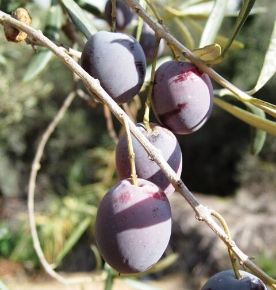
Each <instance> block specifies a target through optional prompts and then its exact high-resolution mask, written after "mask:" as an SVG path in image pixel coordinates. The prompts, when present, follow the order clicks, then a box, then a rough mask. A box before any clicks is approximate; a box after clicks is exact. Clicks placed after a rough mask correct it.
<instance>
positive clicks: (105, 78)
mask: <svg viewBox="0 0 276 290" xmlns="http://www.w3.org/2000/svg"><path fill="white" fill-rule="evenodd" d="M81 66H82V67H83V68H84V69H85V70H86V71H87V72H88V73H89V74H90V75H91V76H92V77H94V78H96V79H98V80H99V81H100V84H101V86H102V87H103V88H104V89H105V90H106V91H107V93H108V94H109V95H110V96H111V97H112V98H113V99H114V100H115V101H116V102H117V103H119V104H121V103H125V102H128V101H130V100H131V99H132V98H133V97H134V96H135V95H136V94H138V93H139V91H140V88H141V87H142V85H143V83H144V79H145V73H146V58H145V55H144V52H143V49H142V47H141V45H140V44H139V43H138V42H137V41H136V40H135V39H134V38H133V37H131V36H128V35H126V34H124V33H120V32H107V31H99V32H97V33H95V34H94V35H92V36H91V37H90V38H89V40H88V41H87V42H86V44H85V46H84V49H83V52H82V56H81Z"/></svg>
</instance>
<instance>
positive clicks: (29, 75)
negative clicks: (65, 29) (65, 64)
mask: <svg viewBox="0 0 276 290" xmlns="http://www.w3.org/2000/svg"><path fill="white" fill-rule="evenodd" d="M61 25H62V10H61V8H60V6H58V5H52V6H51V7H50V8H49V11H48V15H47V19H46V26H45V29H44V31H43V33H44V34H45V35H46V36H47V37H48V38H50V39H51V40H52V41H54V42H55V41H57V40H58V39H59V37H60V35H59V30H60V28H61ZM52 56H53V53H52V52H51V51H50V50H48V49H46V48H39V49H38V50H37V53H36V54H35V55H34V57H33V58H32V59H31V61H30V63H29V65H28V67H27V69H26V73H25V75H24V78H23V81H24V82H28V81H30V80H32V79H33V78H35V77H36V76H37V75H38V74H40V73H41V72H42V71H43V69H44V68H45V67H46V66H47V65H48V63H49V62H50V60H51V58H52Z"/></svg>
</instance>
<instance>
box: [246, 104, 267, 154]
mask: <svg viewBox="0 0 276 290" xmlns="http://www.w3.org/2000/svg"><path fill="white" fill-rule="evenodd" d="M247 107H248V109H249V110H250V111H251V112H252V113H253V114H255V115H257V116H259V117H260V118H262V119H266V116H265V112H264V111H263V110H261V109H259V108H256V107H255V106H252V105H249V104H247ZM266 135H267V133H266V132H265V131H263V130H261V129H253V128H252V140H251V153H252V154H253V155H258V154H259V153H260V152H261V150H262V148H263V146H264V144H265V140H266Z"/></svg>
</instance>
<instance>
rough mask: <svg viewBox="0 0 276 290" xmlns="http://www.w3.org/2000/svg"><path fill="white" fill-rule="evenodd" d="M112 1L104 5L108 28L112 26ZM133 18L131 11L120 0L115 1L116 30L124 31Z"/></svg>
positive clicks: (109, 0)
mask: <svg viewBox="0 0 276 290" xmlns="http://www.w3.org/2000/svg"><path fill="white" fill-rule="evenodd" d="M111 12H112V1H111V0H108V1H107V2H106V4H105V9H104V15H105V19H106V21H107V22H108V24H109V25H110V26H112V16H111ZM132 18H133V13H132V11H131V10H130V9H129V8H128V6H127V5H126V4H125V3H124V1H122V0H116V28H117V30H124V29H125V28H126V27H127V25H128V24H129V23H130V22H131V20H132Z"/></svg>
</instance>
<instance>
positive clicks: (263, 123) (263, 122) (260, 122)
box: [214, 97, 276, 136]
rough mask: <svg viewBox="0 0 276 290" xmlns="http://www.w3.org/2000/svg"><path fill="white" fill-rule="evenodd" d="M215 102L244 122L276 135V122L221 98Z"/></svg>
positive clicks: (215, 99)
mask: <svg viewBox="0 0 276 290" xmlns="http://www.w3.org/2000/svg"><path fill="white" fill-rule="evenodd" d="M214 103H215V104H216V105H217V106H219V107H220V108H222V109H223V110H225V111H226V112H228V113H230V114H232V115H233V116H235V117H236V118H238V119H240V120H242V121H243V122H245V123H247V124H249V125H250V126H253V127H255V128H258V129H261V130H264V131H266V132H267V133H269V134H271V135H273V136H276V123H275V122H272V121H270V120H267V119H263V118H261V117H260V116H257V115H255V114H252V113H249V112H248V111H246V110H243V109H241V108H239V107H237V106H235V105H231V104H229V103H228V102H226V101H223V100H221V99H219V98H217V97H216V98H214Z"/></svg>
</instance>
